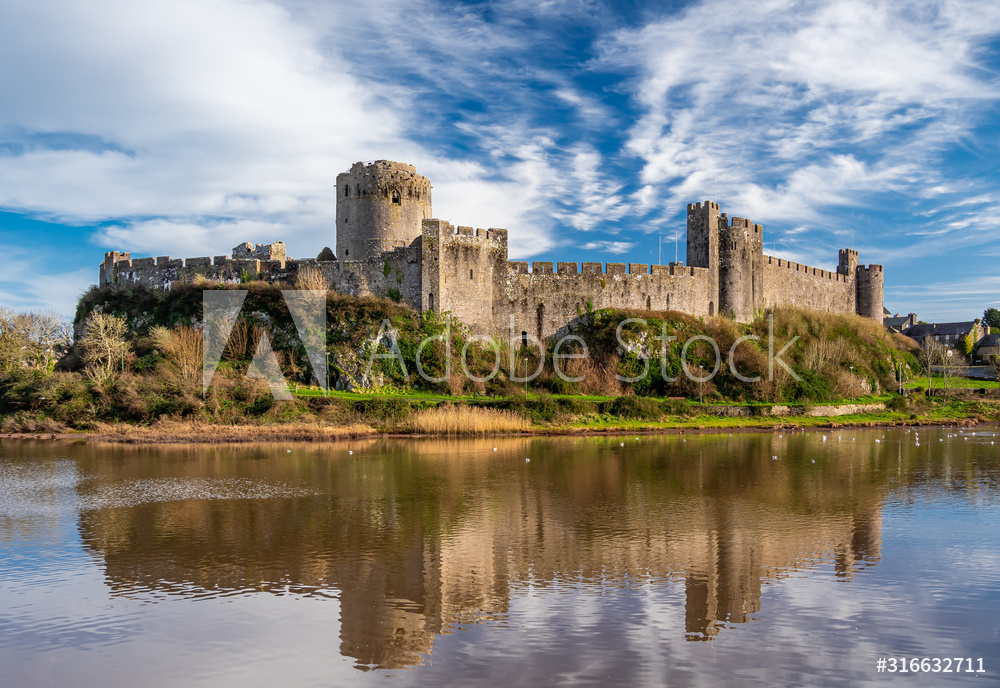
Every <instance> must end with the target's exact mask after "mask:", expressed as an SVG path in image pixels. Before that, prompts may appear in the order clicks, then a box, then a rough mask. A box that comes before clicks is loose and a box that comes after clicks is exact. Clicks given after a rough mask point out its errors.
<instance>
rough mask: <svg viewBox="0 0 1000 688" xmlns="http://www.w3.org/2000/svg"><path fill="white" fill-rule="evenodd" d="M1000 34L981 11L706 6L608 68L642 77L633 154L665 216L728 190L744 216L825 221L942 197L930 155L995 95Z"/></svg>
mask: <svg viewBox="0 0 1000 688" xmlns="http://www.w3.org/2000/svg"><path fill="white" fill-rule="evenodd" d="M997 34H1000V6H998V5H997V4H996V3H995V2H986V1H985V0H968V1H964V2H962V1H960V2H944V1H942V2H929V3H908V2H903V3H899V2H858V1H855V0H835V1H834V2H826V1H822V2H820V1H801V2H798V1H792V0H766V1H764V2H755V3H746V2H741V1H739V0H706V1H705V2H701V3H698V4H694V5H691V6H689V7H688V8H686V9H684V10H683V11H680V12H678V13H676V14H674V15H671V16H669V17H667V18H664V19H661V20H658V21H655V22H652V23H650V24H647V25H645V26H643V27H640V28H638V29H627V30H622V31H619V32H617V33H616V34H614V35H613V36H612V37H610V38H608V39H607V40H605V41H604V42H603V44H602V50H601V56H600V58H599V59H598V65H599V67H601V68H605V69H615V70H630V71H632V73H633V74H634V78H633V81H632V94H633V96H634V98H635V100H636V102H637V104H638V106H639V108H640V115H639V117H638V119H637V121H636V122H635V124H634V126H633V127H632V129H631V131H630V133H629V139H628V143H627V145H628V149H629V151H630V152H632V153H633V154H634V155H636V156H638V157H639V158H640V159H641V160H642V161H643V164H644V168H643V172H642V181H643V183H645V184H647V185H657V184H661V185H662V184H665V183H669V185H670V187H669V188H670V191H669V192H668V193H666V194H664V196H663V197H661V198H660V199H659V201H660V203H661V207H663V208H664V209H665V210H669V209H671V208H674V209H676V208H677V207H680V206H681V205H682V204H683V203H685V202H687V201H689V200H690V199H692V198H703V197H704V198H711V197H712V194H714V192H715V190H714V186H715V183H716V180H717V184H718V196H719V198H720V201H723V203H724V204H726V205H728V206H729V209H731V210H732V212H734V213H737V214H740V215H744V214H745V215H747V216H749V217H752V218H753V219H756V220H790V221H798V222H802V221H809V220H813V221H822V220H823V218H824V217H825V216H827V215H828V213H826V212H824V209H825V208H829V207H831V206H848V207H851V206H854V207H859V206H860V207H864V206H865V205H866V204H870V203H874V202H875V201H874V199H876V198H879V197H882V198H884V195H883V196H879V194H884V193H885V192H887V191H899V192H902V193H904V194H906V195H909V196H912V197H920V196H922V195H923V194H924V193H925V192H926V189H928V188H933V187H940V186H941V184H942V183H943V182H942V180H941V179H939V178H938V172H937V170H938V169H939V168H938V166H937V165H936V164H934V163H935V162H937V160H936V158H935V156H937V155H938V153H939V152H940V150H941V149H942V147H944V146H947V145H951V144H952V143H954V142H955V141H956V140H958V139H960V138H961V137H963V136H967V135H968V134H969V132H970V131H971V130H972V129H973V127H974V126H975V125H976V123H977V112H979V110H977V105H978V104H981V103H986V102H995V101H996V100H997V98H998V95H1000V88H998V85H997V83H996V81H995V79H994V78H993V77H992V76H991V74H990V73H989V71H988V70H983V69H980V68H979V67H978V63H979V62H981V61H982V57H983V55H982V51H983V50H984V49H985V45H986V43H987V42H988V41H989V40H991V39H992V38H994V37H995V36H996V35H997ZM639 200H640V201H641V202H644V205H645V204H648V203H649V198H648V195H645V194H642V195H640V198H639ZM730 204H732V205H730Z"/></svg>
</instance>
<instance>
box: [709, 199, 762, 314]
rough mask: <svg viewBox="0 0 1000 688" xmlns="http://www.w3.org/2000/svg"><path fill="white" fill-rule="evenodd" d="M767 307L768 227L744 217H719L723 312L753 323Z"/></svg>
mask: <svg viewBox="0 0 1000 688" xmlns="http://www.w3.org/2000/svg"><path fill="white" fill-rule="evenodd" d="M763 308H764V228H763V227H762V226H760V225H758V224H755V223H753V222H750V221H749V220H746V219H744V218H742V217H734V218H732V220H731V221H730V220H729V218H728V216H727V215H726V214H725V213H723V214H722V216H721V217H720V218H719V315H728V316H729V317H730V318H732V319H733V320H736V321H737V322H744V323H748V322H752V321H753V317H754V313H755V312H756V311H759V310H762V309H763Z"/></svg>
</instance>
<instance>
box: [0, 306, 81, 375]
mask: <svg viewBox="0 0 1000 688" xmlns="http://www.w3.org/2000/svg"><path fill="white" fill-rule="evenodd" d="M71 332H72V330H71V328H70V325H69V323H68V322H67V321H66V319H65V318H63V317H62V316H61V315H59V314H58V313H55V312H52V311H41V312H31V313H19V312H16V311H13V310H11V309H10V308H0V367H2V368H3V369H4V370H12V369H14V368H33V369H37V370H48V369H49V367H50V366H51V365H52V363H53V362H54V361H55V360H56V359H57V358H59V356H61V355H62V354H63V353H65V351H66V349H67V348H68V347H69V343H70V340H71Z"/></svg>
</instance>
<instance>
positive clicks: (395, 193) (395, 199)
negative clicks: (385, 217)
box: [392, 191, 402, 205]
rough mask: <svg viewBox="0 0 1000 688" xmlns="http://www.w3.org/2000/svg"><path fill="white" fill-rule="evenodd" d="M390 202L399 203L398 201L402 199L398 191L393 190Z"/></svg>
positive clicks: (400, 201)
mask: <svg viewBox="0 0 1000 688" xmlns="http://www.w3.org/2000/svg"><path fill="white" fill-rule="evenodd" d="M392 202H393V203H394V204H395V205H399V204H400V203H402V199H401V198H400V195H399V192H398V191H393V192H392Z"/></svg>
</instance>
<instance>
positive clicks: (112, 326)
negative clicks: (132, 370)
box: [80, 313, 129, 382]
mask: <svg viewBox="0 0 1000 688" xmlns="http://www.w3.org/2000/svg"><path fill="white" fill-rule="evenodd" d="M125 332H126V325H125V319H124V318H121V317H119V316H117V315H112V314H110V313H91V314H90V316H88V318H87V320H86V322H85V323H84V325H83V334H82V336H81V337H80V357H81V358H82V359H83V362H84V364H85V365H86V369H87V373H88V374H89V375H90V377H91V378H93V379H94V380H96V381H97V382H104V381H105V380H107V379H108V378H110V377H112V376H114V374H115V371H116V369H117V367H118V365H119V361H120V362H121V367H122V368H124V367H125V355H126V354H127V353H128V349H129V344H128V341H127V340H126V339H125Z"/></svg>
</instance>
